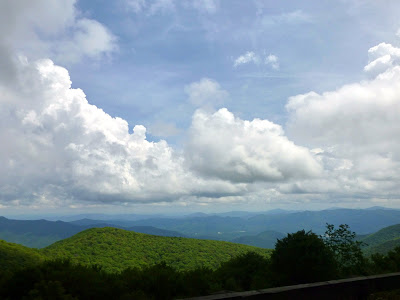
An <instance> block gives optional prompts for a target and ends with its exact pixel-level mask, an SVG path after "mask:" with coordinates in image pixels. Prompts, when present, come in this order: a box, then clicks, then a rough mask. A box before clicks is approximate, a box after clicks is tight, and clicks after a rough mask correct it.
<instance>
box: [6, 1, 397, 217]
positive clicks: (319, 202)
mask: <svg viewBox="0 0 400 300" xmlns="http://www.w3.org/2000/svg"><path fill="white" fill-rule="evenodd" d="M0 141H1V147H0V212H1V214H3V215H5V214H7V213H21V214H22V213H82V212H85V213H88V212H89V213H90V212H96V213H98V212H105V213H117V212H118V213H120V212H125V213H162V212H169V213H173V212H195V211H203V212H222V211H233V210H247V211H258V210H259V211H261V210H269V209H274V208H284V209H324V208H331V207H349V208H364V207H371V206H385V207H394V208H400V185H399V184H398V183H399V180H400V2H399V1H397V0H383V1H368V0H365V1H361V0H340V1H316V0H313V1H290V0H289V1H272V0H270V1H268V0H265V1H261V0H260V1H258V0H248V1H241V0H240V1H239V0H190V1H189V0H187V1H178V0H115V1H106V0H90V1H89V0H76V1H75V0H57V1H53V0H37V1H26V0H12V1H11V0H0Z"/></svg>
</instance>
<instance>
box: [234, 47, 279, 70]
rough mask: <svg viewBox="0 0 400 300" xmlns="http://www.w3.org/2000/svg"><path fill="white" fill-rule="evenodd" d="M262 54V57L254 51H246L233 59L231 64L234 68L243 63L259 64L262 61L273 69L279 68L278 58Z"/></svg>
mask: <svg viewBox="0 0 400 300" xmlns="http://www.w3.org/2000/svg"><path fill="white" fill-rule="evenodd" d="M264 53H265V52H264ZM264 56H265V57H264V59H263V58H262V56H260V55H258V54H256V53H255V52H253V51H247V52H246V53H245V54H243V55H240V56H239V57H238V58H236V59H235V61H234V63H233V66H234V67H235V68H237V67H238V66H240V65H245V64H249V63H253V64H256V65H260V64H261V63H264V64H265V65H269V66H271V68H272V69H274V70H278V69H279V59H278V57H277V56H276V55H273V54H269V55H266V54H264Z"/></svg>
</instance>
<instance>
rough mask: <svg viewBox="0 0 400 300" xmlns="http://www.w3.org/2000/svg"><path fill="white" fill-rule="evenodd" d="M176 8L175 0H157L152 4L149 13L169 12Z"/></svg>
mask: <svg viewBox="0 0 400 300" xmlns="http://www.w3.org/2000/svg"><path fill="white" fill-rule="evenodd" d="M174 10H175V2H174V0H155V1H153V2H152V3H151V5H150V8H149V15H155V14H157V13H167V12H171V11H174Z"/></svg>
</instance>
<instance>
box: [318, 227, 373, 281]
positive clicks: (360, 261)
mask: <svg viewBox="0 0 400 300" xmlns="http://www.w3.org/2000/svg"><path fill="white" fill-rule="evenodd" d="M355 237H356V233H355V232H352V231H351V230H350V227H349V225H347V224H341V225H339V228H337V229H335V226H334V225H332V224H326V231H325V234H324V235H323V236H322V239H323V241H324V243H325V245H327V246H328V247H329V249H330V250H331V251H332V252H333V253H334V254H335V259H336V261H337V263H338V266H339V272H340V275H341V276H349V275H359V274H363V273H365V271H364V267H365V263H366V261H365V258H364V256H363V254H362V250H361V246H362V245H363V242H360V241H356V240H355Z"/></svg>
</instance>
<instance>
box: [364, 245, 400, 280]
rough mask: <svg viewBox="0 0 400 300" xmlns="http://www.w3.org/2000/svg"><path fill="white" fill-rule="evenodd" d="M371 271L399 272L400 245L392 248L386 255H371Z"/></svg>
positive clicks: (377, 272) (376, 272) (375, 272)
mask: <svg viewBox="0 0 400 300" xmlns="http://www.w3.org/2000/svg"><path fill="white" fill-rule="evenodd" d="M371 261H372V273H374V274H380V273H389V272H400V247H396V248H394V249H393V250H392V251H389V252H388V253H387V254H386V255H383V254H380V253H375V254H372V255H371Z"/></svg>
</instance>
